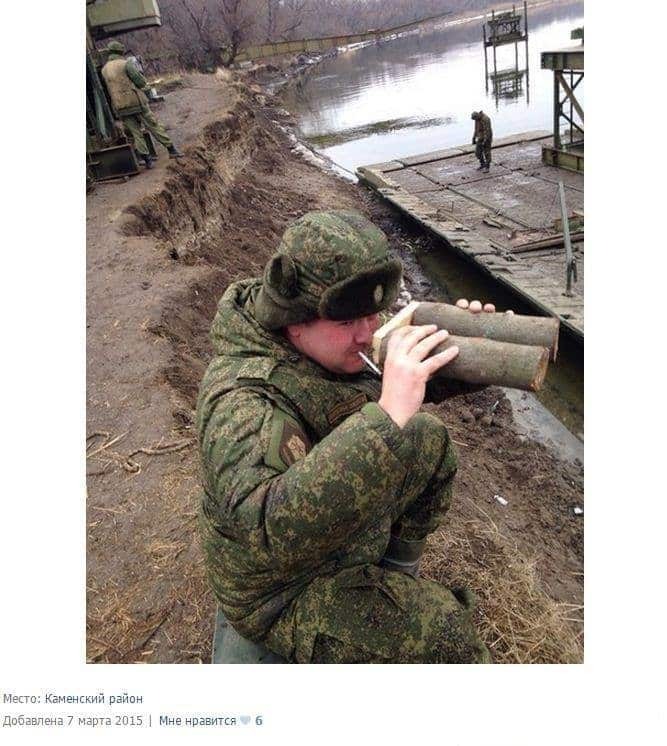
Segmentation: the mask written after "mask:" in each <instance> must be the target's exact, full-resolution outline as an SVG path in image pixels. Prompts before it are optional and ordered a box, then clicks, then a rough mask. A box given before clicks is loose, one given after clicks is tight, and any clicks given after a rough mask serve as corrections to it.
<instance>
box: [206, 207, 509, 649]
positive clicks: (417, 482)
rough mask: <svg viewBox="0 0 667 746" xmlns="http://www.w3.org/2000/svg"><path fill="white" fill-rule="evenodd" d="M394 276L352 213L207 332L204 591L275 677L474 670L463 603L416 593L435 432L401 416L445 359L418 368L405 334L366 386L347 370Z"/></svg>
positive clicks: (289, 255) (439, 499) (307, 230)
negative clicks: (263, 654) (265, 654)
mask: <svg viewBox="0 0 667 746" xmlns="http://www.w3.org/2000/svg"><path fill="white" fill-rule="evenodd" d="M401 274H402V270H401V265H400V262H398V261H396V260H395V259H392V258H391V256H390V254H389V249H388V244H387V240H386V238H385V236H384V234H383V233H382V232H381V231H380V230H379V229H378V228H376V227H375V226H374V225H373V224H372V223H370V222H369V221H368V220H366V219H365V218H364V217H362V216H361V215H359V214H358V213H355V212H345V211H334V212H328V213H308V214H306V215H304V216H303V217H302V218H300V219H299V220H298V221H296V222H295V223H294V224H293V225H292V226H290V227H289V228H288V229H287V230H286V232H285V233H284V235H283V238H282V241H281V243H280V246H279V248H278V253H277V254H275V255H274V256H273V257H272V259H271V260H270V261H269V262H268V264H267V266H266V268H265V271H264V276H263V278H255V279H249V280H243V281H240V282H236V283H234V284H232V285H231V286H230V287H229V288H228V289H227V291H226V292H225V294H224V295H223V297H222V299H221V300H220V303H219V305H218V311H217V315H216V318H215V320H214V323H213V326H212V329H211V338H212V341H213V345H214V349H215V357H214V358H213V360H212V362H211V363H210V365H209V367H208V370H207V371H206V374H205V376H204V379H203V381H202V384H201V389H200V394H199V400H198V405H197V429H198V433H199V441H200V447H201V454H202V462H203V472H204V486H205V494H204V496H203V502H202V510H201V516H200V518H201V530H202V535H203V545H204V549H205V553H206V561H207V568H208V573H209V578H210V581H211V583H212V586H213V590H214V593H215V596H216V598H217V600H218V603H219V604H220V607H221V609H222V610H223V612H224V614H225V616H226V618H227V620H228V621H229V623H230V624H231V625H232V626H233V627H234V628H235V629H236V630H237V631H238V632H239V633H240V634H241V635H243V636H244V637H246V638H248V639H250V640H253V641H255V642H261V643H263V644H264V645H265V646H266V647H267V648H268V649H269V650H271V651H273V652H274V653H276V654H278V655H279V656H282V657H283V658H284V659H286V660H287V661H289V662H296V663H371V662H387V663H390V662H393V663H430V662H432V663H439V662H442V663H471V662H489V661H490V656H489V652H488V650H487V649H486V647H485V646H484V644H483V643H482V642H481V640H480V639H479V637H478V635H477V633H476V631H475V629H474V627H473V624H472V621H471V615H472V608H473V604H472V597H471V595H470V593H469V592H468V591H467V590H465V589H453V590H451V591H450V590H448V589H447V588H445V587H444V586H443V585H441V584H439V583H436V582H433V581H430V580H426V579H423V578H419V577H418V566H419V557H420V555H421V552H422V549H423V547H424V544H425V541H426V537H427V536H428V534H429V533H431V532H432V531H433V530H434V529H435V528H436V527H437V526H438V525H440V524H441V522H442V520H443V517H444V515H445V513H446V512H447V510H448V509H449V506H450V502H451V496H452V481H453V479H454V475H455V473H456V455H455V452H454V449H453V446H452V443H451V440H450V438H449V436H448V434H447V430H446V429H445V426H444V425H443V423H442V421H441V420H439V419H437V418H436V417H434V416H433V415H430V414H425V413H419V412H418V410H419V407H420V406H421V404H422V401H423V400H424V397H425V394H426V393H427V388H429V389H430V387H431V384H429V383H428V380H429V378H430V376H431V375H432V373H433V372H434V371H435V370H437V369H438V368H439V367H441V366H442V365H446V364H447V363H448V362H449V361H450V360H452V359H453V358H454V357H455V356H456V354H457V353H458V349H457V348H452V349H450V350H448V351H445V352H444V353H440V354H436V355H433V356H431V357H428V356H429V353H430V352H431V351H432V350H433V348H434V347H435V346H436V345H438V344H439V343H441V342H442V341H443V339H444V338H445V337H446V336H447V332H446V331H443V330H440V331H438V330H436V328H435V326H421V327H405V328H404V329H401V330H399V331H398V332H396V333H395V334H394V335H393V336H392V338H391V341H390V343H389V349H388V354H387V358H386V361H385V365H384V372H383V375H382V380H381V381H380V380H378V378H377V377H375V376H374V375H371V374H370V373H367V372H366V371H365V370H364V364H363V362H362V360H361V359H360V357H359V355H358V353H359V351H362V350H367V346H368V344H369V342H370V341H371V337H372V335H373V332H374V331H375V330H376V328H377V327H378V325H379V317H378V314H379V312H381V311H383V310H385V309H387V308H389V307H390V306H391V305H392V304H393V302H394V301H395V300H396V297H397V295H398V292H399V286H400V280H401ZM471 305H472V304H471ZM476 305H477V306H478V307H479V309H481V305H480V304H479V303H478V302H476ZM484 310H487V311H492V310H494V309H493V307H492V306H489V307H485V309H484ZM427 384H428V386H427ZM430 393H431V392H430ZM436 394H437V392H436ZM441 396H442V392H440V397H441Z"/></svg>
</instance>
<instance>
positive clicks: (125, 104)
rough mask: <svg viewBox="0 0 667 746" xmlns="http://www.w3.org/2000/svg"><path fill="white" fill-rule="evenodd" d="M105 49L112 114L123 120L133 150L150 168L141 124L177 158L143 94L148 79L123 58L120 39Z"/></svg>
mask: <svg viewBox="0 0 667 746" xmlns="http://www.w3.org/2000/svg"><path fill="white" fill-rule="evenodd" d="M106 52H107V62H106V64H105V65H104V67H103V68H102V77H103V78H104V81H105V83H106V85H107V90H108V91H109V96H110V98H111V103H112V104H113V107H114V110H115V113H116V115H117V116H118V117H119V118H120V120H121V121H122V123H123V127H124V128H125V130H126V132H127V134H128V137H129V138H130V139H131V140H132V144H133V145H134V149H135V150H136V151H137V153H138V154H139V156H140V157H141V159H142V160H143V161H144V163H145V165H146V168H152V167H153V158H152V156H151V154H150V153H149V151H148V146H147V145H146V140H145V139H144V135H143V132H142V131H141V129H142V126H143V127H145V128H146V129H147V130H148V131H149V132H150V133H151V134H152V135H153V137H154V138H155V139H156V140H157V141H158V142H159V143H161V144H162V145H164V147H165V148H167V151H168V152H169V157H170V158H180V157H181V156H182V155H183V153H181V152H180V151H179V150H178V149H177V148H176V146H175V145H174V143H173V142H172V141H171V138H170V137H169V135H168V134H167V133H166V132H165V129H164V127H163V126H162V125H161V124H160V122H158V120H157V119H156V118H155V116H154V115H153V112H152V111H151V110H150V108H149V106H148V97H147V96H146V94H145V93H144V91H145V90H146V89H147V88H148V82H147V81H146V78H144V76H143V75H142V74H141V72H140V71H139V70H138V69H137V66H136V65H135V64H134V63H133V62H132V61H131V60H126V59H125V57H124V54H125V47H124V46H123V45H122V44H121V43H120V42H119V41H112V42H110V43H109V44H108V45H107V48H106Z"/></svg>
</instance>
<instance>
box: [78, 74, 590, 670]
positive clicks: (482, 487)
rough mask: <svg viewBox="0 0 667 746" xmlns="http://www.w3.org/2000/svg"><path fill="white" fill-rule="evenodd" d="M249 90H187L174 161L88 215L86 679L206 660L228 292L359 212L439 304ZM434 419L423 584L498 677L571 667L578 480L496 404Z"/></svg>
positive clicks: (186, 82) (105, 195)
mask: <svg viewBox="0 0 667 746" xmlns="http://www.w3.org/2000/svg"><path fill="white" fill-rule="evenodd" d="M271 75H273V76H274V78H275V75H276V73H275V71H273V72H271V73H270V74H269V75H268V77H266V75H265V78H266V79H267V80H268V78H269V77H271ZM262 84H263V80H262V76H261V75H259V76H254V77H252V76H249V75H248V74H247V73H245V74H244V78H243V79H240V78H238V77H236V78H232V77H231V76H227V77H225V76H222V75H220V74H217V75H207V76H205V75H196V74H192V75H185V76H183V78H182V85H181V86H179V87H177V88H174V89H173V90H172V91H171V92H169V93H168V94H167V96H166V100H165V102H164V103H163V104H162V105H161V106H160V108H158V109H156V113H157V115H158V117H159V118H160V119H161V120H162V121H163V122H164V123H165V125H166V127H167V130H168V131H169V133H170V135H171V136H172V138H173V139H174V141H175V142H176V143H177V144H178V145H179V147H181V148H182V149H183V150H184V152H185V153H186V157H185V158H183V159H180V160H178V161H174V160H171V161H170V160H169V159H168V158H167V156H166V153H165V152H164V151H161V152H160V158H159V161H158V162H157V166H156V168H154V169H153V170H152V171H148V172H143V173H141V174H140V175H138V176H135V177H132V178H131V179H129V180H126V181H117V182H109V183H105V184H98V185H97V186H96V189H95V191H94V192H92V193H91V194H90V195H89V196H88V198H87V218H86V220H87V330H88V337H87V350H88V355H87V377H88V378H87V381H88V383H87V443H86V446H87V453H88V458H87V467H88V468H87V473H88V475H87V483H88V501H87V658H88V660H89V661H90V662H111V663H117V662H122V663H129V662H142V663H158V662H159V663H166V662H190V663H201V662H203V663H205V662H208V661H209V658H210V653H211V637H212V632H213V618H214V608H215V605H214V600H213V597H212V595H211V592H210V591H209V589H208V586H207V582H206V578H205V574H204V567H203V561H202V555H201V552H200V548H199V544H198V537H197V532H196V513H197V509H198V503H199V494H200V488H199V472H198V469H199V465H198V457H197V449H196V444H195V433H194V428H193V418H194V408H195V400H196V394H197V388H198V384H199V380H200V378H201V375H202V373H203V371H204V369H205V367H206V365H207V363H208V361H209V359H210V355H211V347H210V344H209V341H208V336H207V335H208V329H209V326H210V323H211V320H212V318H213V315H214V311H215V307H216V303H217V300H218V298H219V296H220V295H221V294H222V292H223V290H224V289H225V287H226V286H227V285H228V284H229V283H230V282H232V281H234V280H236V279H239V278H242V277H247V276H250V275H257V274H259V273H260V272H261V268H262V266H263V265H264V263H265V261H266V260H267V259H268V257H269V256H270V254H271V253H272V252H273V250H274V248H275V247H276V245H277V243H278V240H279V237H280V235H281V233H282V231H283V230H284V228H285V227H286V225H287V224H288V223H289V222H290V221H291V220H293V219H294V218H296V217H297V216H299V215H301V214H302V213H303V212H305V211H307V210H314V209H327V208H353V209H358V210H360V211H362V212H364V213H365V214H366V215H368V216H369V217H370V218H371V219H372V220H374V221H375V222H376V223H377V224H378V225H379V226H380V227H381V228H383V229H384V230H385V232H387V234H388V235H389V238H390V241H391V245H392V247H393V249H394V250H395V251H396V252H397V254H398V255H399V256H400V257H401V258H402V259H403V260H404V262H405V264H406V267H407V287H408V290H409V291H410V292H411V293H412V294H413V296H414V297H415V298H417V299H424V298H431V297H434V296H433V295H432V290H431V287H430V285H429V283H428V281H427V280H426V278H424V277H423V276H422V275H421V274H420V271H419V268H418V267H417V266H416V263H415V261H414V258H413V257H414V247H415V245H416V242H425V241H428V240H429V239H426V238H425V237H423V236H421V235H420V234H418V233H416V232H415V231H414V230H413V229H412V228H411V227H410V226H408V225H405V224H404V223H403V222H402V221H401V219H400V218H398V217H397V216H396V215H394V214H393V213H392V212H391V211H390V210H389V209H388V208H387V207H385V206H384V205H383V204H381V203H379V202H378V201H377V198H376V197H374V196H373V195H371V194H370V193H369V192H367V191H365V190H364V189H363V188H362V187H359V186H357V185H354V184H352V183H349V182H347V181H344V180H342V179H341V178H339V177H337V176H335V175H334V174H333V173H332V172H330V171H327V170H324V169H323V168H322V167H321V166H318V165H316V164H315V163H313V162H312V159H310V158H308V157H304V155H303V151H302V150H301V149H300V148H295V143H294V140H293V139H292V138H290V136H289V128H290V126H291V124H292V123H291V122H290V120H289V115H287V113H286V112H284V110H282V109H281V102H280V100H279V99H278V98H275V97H274V96H272V95H269V94H267V93H266V89H265V88H264V87H263V85H262ZM431 250H439V251H441V250H442V247H438V246H431ZM437 411H438V412H439V413H440V414H441V416H442V417H443V418H444V419H445V421H446V423H447V425H448V427H449V429H450V432H451V434H452V437H453V439H454V441H455V442H456V443H457V448H458V453H459V458H460V470H459V475H458V483H457V491H456V499H455V503H454V506H453V508H452V510H451V513H450V521H449V523H448V525H447V526H446V527H445V528H444V529H443V530H442V531H441V532H439V533H438V534H437V535H436V536H434V537H433V538H432V541H431V542H430V547H429V556H428V558H427V560H428V561H427V563H426V574H428V575H430V576H431V577H434V578H435V579H438V580H441V581H442V582H447V583H449V582H455V581H459V580H464V581H465V582H467V583H468V584H469V585H472V586H473V587H475V586H476V585H478V586H479V587H477V588H476V590H477V592H478V595H479V596H480V598H481V602H480V608H479V609H478V611H477V615H478V622H479V623H480V626H481V627H482V628H483V630H484V635H485V638H486V640H487V642H488V643H489V644H490V645H491V646H492V650H493V651H494V656H495V657H496V658H497V659H498V660H503V661H511V660H517V661H518V660H525V661H549V660H553V661H556V660H580V659H581V656H582V655H583V653H582V650H583V648H582V629H581V623H580V621H578V620H580V618H581V616H582V609H581V604H582V603H583V600H582V599H583V574H582V572H583V520H582V518H580V517H576V516H575V515H574V514H573V512H572V508H573V506H574V505H581V506H583V494H582V482H583V475H582V468H581V465H580V464H572V463H565V462H564V461H560V460H558V458H557V454H553V453H550V452H548V451H547V450H546V449H545V447H543V446H542V445H539V444H537V443H535V442H533V441H531V440H527V439H526V438H525V437H524V436H520V435H519V434H518V433H517V432H516V429H515V427H514V425H513V418H512V411H511V406H510V404H509V401H508V400H507V399H506V398H505V397H504V395H503V393H502V391H501V390H499V389H494V388H490V389H487V390H485V391H483V392H481V393H479V394H476V395H468V396H466V397H460V398H457V399H453V400H451V401H449V402H447V403H446V404H445V405H442V406H441V407H439V408H437ZM495 495H501V496H502V497H503V498H504V499H505V500H507V505H506V506H502V505H500V504H499V502H497V501H496V500H495V499H494V496H495ZM508 573H509V575H508ZM501 576H502V577H501ZM522 584H523V585H522ZM526 584H527V586H526ZM524 586H525V587H526V588H527V590H525V588H524ZM511 588H515V589H516V588H519V589H520V590H521V593H520V594H519V597H518V598H519V600H518V601H516V600H515V599H514V597H511V592H510V589H511ZM527 596H530V598H531V599H533V600H535V599H536V601H535V603H537V607H535V608H534V609H533V611H534V612H535V614H537V617H539V619H538V622H539V624H542V625H543V626H544V625H546V626H544V630H542V631H540V634H539V635H538V636H537V638H536V639H535V642H534V643H533V642H532V638H530V636H529V635H528V633H527V632H526V634H525V635H523V636H522V635H520V634H518V633H517V631H516V629H517V628H520V627H521V625H522V624H523V626H524V627H525V629H526V630H527V629H528V628H531V629H533V628H538V627H539V624H538V622H536V621H535V619H536V618H537V617H535V616H533V617H532V618H531V619H532V621H531V620H527V617H526V616H525V614H524V613H523V612H524V611H525V610H524V609H522V608H521V607H522V603H521V598H524V599H525V598H526V597H527ZM538 607H539V608H538ZM535 609H537V610H535ZM501 613H508V614H511V615H512V616H514V617H516V620H515V621H514V625H515V626H512V624H513V623H512V620H511V619H509V617H508V619H509V622H508V624H509V627H508V628H507V629H506V628H505V627H504V626H503V622H501V621H500V620H499V615H500V614H501ZM509 629H511V630H512V631H511V633H510V632H509V631H508V630H509ZM545 630H546V631H545ZM565 638H567V641H566V642H564V643H563V645H562V646H561V645H560V642H559V641H560V640H561V639H563V640H564V639H565ZM545 640H546V641H547V642H545ZM547 648H548V649H547Z"/></svg>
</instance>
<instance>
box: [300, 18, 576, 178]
mask: <svg viewBox="0 0 667 746" xmlns="http://www.w3.org/2000/svg"><path fill="white" fill-rule="evenodd" d="M517 5H518V4H517ZM583 22H584V18H583V3H558V4H553V3H549V4H548V5H545V6H544V7H536V8H529V10H528V55H527V59H528V66H527V70H526V45H525V44H524V43H521V44H519V45H518V48H517V49H516V50H515V47H514V45H513V44H508V45H505V46H503V47H497V49H496V67H495V69H496V71H498V72H500V71H501V70H502V71H510V70H513V71H514V75H513V76H508V77H507V78H506V80H505V82H504V85H503V90H502V91H500V92H495V91H494V87H493V82H492V81H486V75H485V66H484V47H483V45H482V23H483V17H482V16H480V17H478V18H476V19H473V20H471V21H467V22H465V23H457V24H455V25H449V26H444V27H442V28H440V29H437V30H429V31H424V32H421V33H413V34H408V35H406V36H404V37H402V38H398V39H394V40H391V41H387V42H382V43H380V44H371V45H369V46H365V47H361V48H357V49H351V50H347V51H343V52H340V53H339V54H338V56H337V57H335V58H332V59H328V60H324V61H323V62H321V63H320V64H319V65H317V66H316V67H315V68H314V69H313V70H312V71H311V72H310V74H309V75H308V76H307V77H306V79H305V80H304V81H303V82H302V83H301V85H298V86H296V87H295V88H293V89H292V90H291V91H290V93H289V94H288V98H287V102H286V103H287V108H289V109H290V111H291V112H292V113H293V114H294V115H295V116H296V117H297V120H298V123H299V127H300V129H301V132H302V134H303V136H304V138H305V139H306V140H308V141H309V142H310V143H311V145H313V146H314V147H315V149H316V150H318V151H320V152H321V153H323V154H324V155H326V156H327V157H328V158H330V159H331V160H332V161H333V162H334V163H335V164H337V165H338V166H339V167H340V168H341V169H345V172H346V173H347V174H348V175H349V174H350V173H354V170H355V169H356V168H357V167H358V166H361V165H367V164H370V163H380V162H383V161H390V160H392V159H394V158H397V157H407V156H410V155H416V154H418V153H427V152H429V151H431V150H438V149H440V148H447V147H452V146H455V145H461V144H465V143H469V142H470V140H471V137H472V130H473V127H472V124H473V123H472V121H471V120H470V113H471V112H472V111H476V110H479V109H482V110H484V111H486V113H487V114H489V115H490V116H491V119H492V122H493V133H494V137H496V138H497V137H503V136H505V135H511V134H515V133H518V132H526V131H528V130H539V129H541V130H549V131H551V130H552V128H553V72H552V71H551V70H542V69H541V68H540V53H541V52H542V51H545V50H549V49H560V48H563V47H568V46H572V45H574V44H577V43H578V42H576V41H572V40H571V39H570V32H571V31H572V29H574V28H576V27H577V26H581V25H583ZM487 59H488V71H489V73H493V71H494V64H493V52H492V50H491V49H488V50H487ZM583 86H584V82H583V81H582V83H581V84H580V85H579V86H578V88H577V94H578V96H577V97H578V99H579V100H580V101H583V92H584V90H583Z"/></svg>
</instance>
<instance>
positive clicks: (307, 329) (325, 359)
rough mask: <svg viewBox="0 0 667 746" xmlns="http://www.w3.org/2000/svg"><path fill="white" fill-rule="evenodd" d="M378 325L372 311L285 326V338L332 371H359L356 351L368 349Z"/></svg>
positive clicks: (375, 315)
mask: <svg viewBox="0 0 667 746" xmlns="http://www.w3.org/2000/svg"><path fill="white" fill-rule="evenodd" d="M379 325H380V321H379V317H378V315H377V314H376V313H374V314H372V315H371V316H362V317H361V318H359V319H352V320H351V321H329V320H328V319H315V320H313V321H306V322H305V323H303V324H291V325H290V326H288V327H287V330H286V331H287V338H288V339H289V340H290V342H291V343H292V344H293V345H294V346H295V347H296V348H297V350H299V351H300V352H302V353H303V354H304V355H307V356H308V357H309V358H311V359H313V360H315V362H317V363H319V364H320V365H321V366H322V367H323V368H326V369H327V370H330V371H331V372H332V373H346V374H350V373H359V372H360V371H361V370H362V369H363V367H364V363H363V361H362V359H361V358H360V357H359V354H358V353H359V352H365V351H366V350H367V349H368V346H369V344H370V343H371V339H372V338H373V333H374V332H375V330H376V329H377V328H378V326H379Z"/></svg>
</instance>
